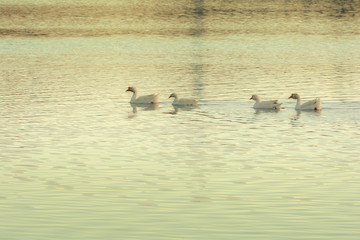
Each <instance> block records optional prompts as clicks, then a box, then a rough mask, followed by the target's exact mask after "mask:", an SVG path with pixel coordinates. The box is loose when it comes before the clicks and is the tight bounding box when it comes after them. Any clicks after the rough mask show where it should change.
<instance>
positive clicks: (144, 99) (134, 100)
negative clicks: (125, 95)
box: [125, 87, 159, 104]
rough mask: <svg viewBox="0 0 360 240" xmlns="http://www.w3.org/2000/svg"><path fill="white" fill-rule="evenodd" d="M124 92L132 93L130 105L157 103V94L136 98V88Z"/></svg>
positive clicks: (129, 88)
mask: <svg viewBox="0 0 360 240" xmlns="http://www.w3.org/2000/svg"><path fill="white" fill-rule="evenodd" d="M125 92H133V95H132V97H131V100H130V103H135V104H136V103H143V104H146V103H147V104H149V103H158V102H159V94H151V95H146V96H140V97H137V89H136V87H128V88H127V90H126V91H125Z"/></svg>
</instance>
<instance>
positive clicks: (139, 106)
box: [129, 103, 159, 118]
mask: <svg viewBox="0 0 360 240" xmlns="http://www.w3.org/2000/svg"><path fill="white" fill-rule="evenodd" d="M130 106H131V107H132V113H133V114H132V115H129V118H133V117H135V116H136V115H137V113H138V110H140V111H154V110H158V109H159V104H158V103H130Z"/></svg>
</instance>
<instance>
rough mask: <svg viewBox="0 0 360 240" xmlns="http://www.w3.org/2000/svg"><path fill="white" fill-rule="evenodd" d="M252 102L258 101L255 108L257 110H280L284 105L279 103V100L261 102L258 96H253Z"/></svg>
mask: <svg viewBox="0 0 360 240" xmlns="http://www.w3.org/2000/svg"><path fill="white" fill-rule="evenodd" d="M250 100H254V101H256V102H255V104H254V106H253V108H255V109H276V110H279V109H280V106H281V104H282V103H278V100H271V101H263V102H262V101H261V99H260V97H259V96H258V95H252V96H251V98H250Z"/></svg>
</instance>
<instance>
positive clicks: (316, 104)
mask: <svg viewBox="0 0 360 240" xmlns="http://www.w3.org/2000/svg"><path fill="white" fill-rule="evenodd" d="M289 98H293V99H297V102H296V106H295V109H296V110H315V111H317V110H321V108H322V106H321V99H320V98H315V99H313V100H310V101H308V102H305V103H303V104H301V98H300V95H299V94H297V93H293V94H291V96H290V97H289Z"/></svg>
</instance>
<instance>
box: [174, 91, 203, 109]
mask: <svg viewBox="0 0 360 240" xmlns="http://www.w3.org/2000/svg"><path fill="white" fill-rule="evenodd" d="M172 97H173V98H174V101H173V102H172V105H174V106H198V103H199V100H196V99H193V98H179V97H178V95H177V94H176V93H172V94H171V95H170V96H169V98H172Z"/></svg>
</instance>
